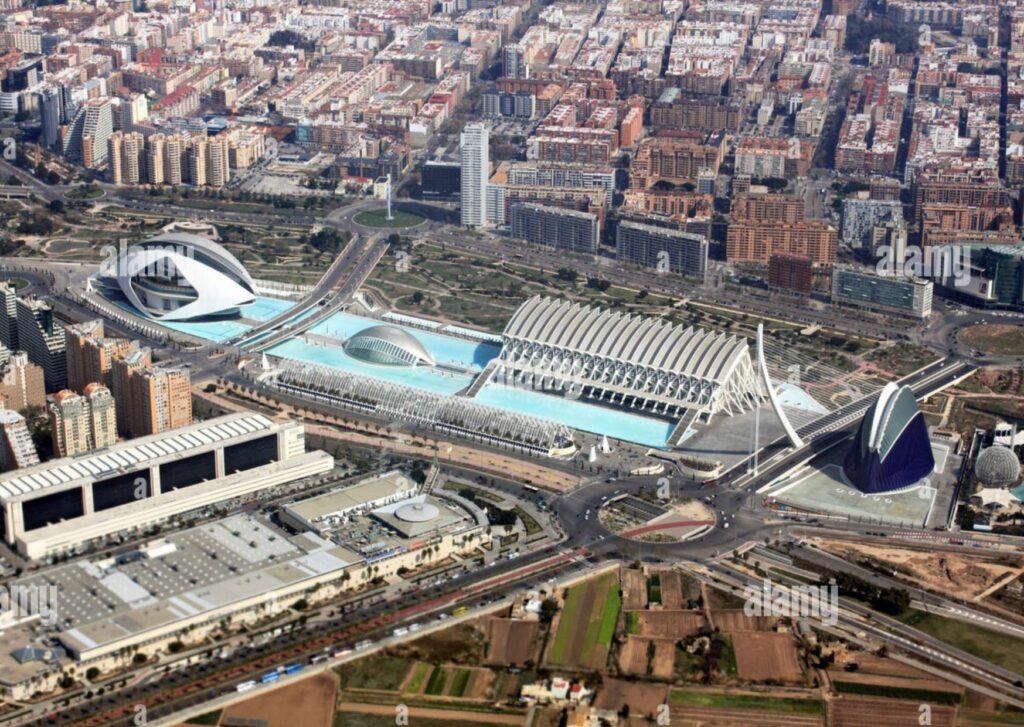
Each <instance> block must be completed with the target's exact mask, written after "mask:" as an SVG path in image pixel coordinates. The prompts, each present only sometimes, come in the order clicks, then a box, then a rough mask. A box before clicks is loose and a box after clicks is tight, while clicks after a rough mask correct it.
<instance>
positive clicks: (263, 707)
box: [220, 674, 338, 727]
mask: <svg viewBox="0 0 1024 727" xmlns="http://www.w3.org/2000/svg"><path fill="white" fill-rule="evenodd" d="M337 689H338V682H337V680H336V679H335V678H334V675H332V674H317V675H316V676H312V677H308V678H306V679H302V680H301V681H298V682H295V683H294V684H289V685H288V686H286V687H280V688H278V689H274V690H272V691H270V692H267V693H266V694H260V695H258V696H255V697H252V698H251V699H247V700H245V701H244V702H239V703H238V704H233V705H231V706H230V707H228V708H227V709H225V710H224V714H223V715H222V717H221V720H220V722H221V724H231V723H232V722H233V723H235V724H239V723H240V722H239V720H243V719H249V720H252V719H259V720H263V721H264V723H265V724H266V725H267V727H294V725H303V727H306V726H307V725H308V727H331V724H332V722H333V720H334V702H335V695H336V693H337Z"/></svg>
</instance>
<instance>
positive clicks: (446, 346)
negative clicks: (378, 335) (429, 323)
mask: <svg viewBox="0 0 1024 727" xmlns="http://www.w3.org/2000/svg"><path fill="white" fill-rule="evenodd" d="M379 325H382V323H381V321H377V320H374V319H372V318H363V317H362V316H357V315H352V314H351V313H335V314H334V315H332V316H331V317H330V318H327V319H326V320H323V321H321V322H320V323H317V324H316V325H315V326H313V327H312V328H311V329H310V331H312V332H313V333H319V334H320V335H323V336H336V337H340V338H349V337H350V336H354V335H355V334H357V333H359V332H360V331H362V330H363V329H366V328H369V327H370V326H379ZM383 325H388V326H396V327H398V328H401V329H403V330H405V331H406V332H408V333H409V334H410V335H412V336H414V337H415V338H417V339H418V340H419V341H420V343H422V344H423V345H424V347H425V348H426V349H427V350H428V351H430V353H431V355H433V357H434V360H435V361H437V362H438V363H439V364H450V365H454V366H461V367H463V368H469V367H470V366H477V367H479V368H483V367H484V366H486V365H487V362H488V361H490V360H491V359H492V358H494V357H495V356H497V355H498V354H499V353H500V352H501V347H500V346H496V345H494V344H492V343H474V342H473V341H466V340H463V339H461V338H454V337H452V336H444V335H440V334H437V333H429V332H427V331H422V330H420V329H418V328H411V327H409V326H403V325H401V324H399V323H392V322H387V323H385V324H383Z"/></svg>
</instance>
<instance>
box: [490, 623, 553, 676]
mask: <svg viewBox="0 0 1024 727" xmlns="http://www.w3.org/2000/svg"><path fill="white" fill-rule="evenodd" d="M539 630H540V624H539V623H538V622H537V621H519V620H516V619H509V618H492V619H491V622H490V642H489V648H488V654H487V663H488V664H499V665H501V666H517V665H522V664H525V663H526V662H527V661H529V660H531V659H533V658H534V649H535V646H534V640H535V639H536V638H537V633H538V631H539Z"/></svg>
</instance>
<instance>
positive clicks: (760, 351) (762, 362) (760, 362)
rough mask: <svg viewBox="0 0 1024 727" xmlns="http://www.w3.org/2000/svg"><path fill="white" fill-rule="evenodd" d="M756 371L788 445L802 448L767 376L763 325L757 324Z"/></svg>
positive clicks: (802, 442)
mask: <svg viewBox="0 0 1024 727" xmlns="http://www.w3.org/2000/svg"><path fill="white" fill-rule="evenodd" d="M757 370H758V371H759V372H760V373H761V380H762V382H763V383H764V388H765V389H766V390H767V391H768V399H769V400H770V401H771V403H772V409H774V410H775V414H776V415H777V416H778V417H779V420H780V421H781V422H782V428H783V429H784V430H785V431H786V437H787V438H788V439H789V443H790V444H792V445H793V446H794V447H796V448H797V449H799V448H800V447H802V446H804V440H802V439H801V438H800V435H799V434H797V433H796V430H795V429H794V428H793V425H792V424H790V423H789V418H788V417H787V416H786V412H785V411H783V409H782V405H781V404H779V398H778V397H777V396H776V395H775V387H774V386H772V380H771V377H770V376H769V375H768V361H767V359H766V358H765V355H764V324H763V323H758V324H757Z"/></svg>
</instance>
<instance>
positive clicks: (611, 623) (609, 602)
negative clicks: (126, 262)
mask: <svg viewBox="0 0 1024 727" xmlns="http://www.w3.org/2000/svg"><path fill="white" fill-rule="evenodd" d="M620 608H622V594H620V593H619V586H618V584H617V583H612V587H611V590H610V591H609V592H608V595H607V596H606V597H605V599H604V610H603V611H602V612H601V630H600V631H599V632H598V635H597V643H598V644H600V645H601V646H605V647H608V646H611V643H612V637H613V636H615V624H616V623H618V620H619V609H620Z"/></svg>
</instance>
